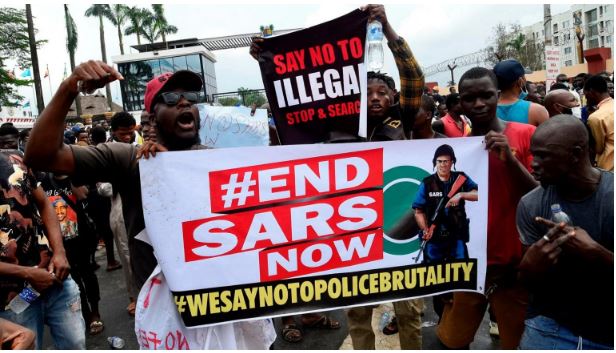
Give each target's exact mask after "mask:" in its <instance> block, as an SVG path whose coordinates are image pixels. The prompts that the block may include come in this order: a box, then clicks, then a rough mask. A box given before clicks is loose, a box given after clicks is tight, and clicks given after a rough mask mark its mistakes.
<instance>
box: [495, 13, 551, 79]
mask: <svg viewBox="0 0 616 353" xmlns="http://www.w3.org/2000/svg"><path fill="white" fill-rule="evenodd" d="M508 27H509V28H508ZM508 27H507V26H506V25H505V24H503V23H499V24H498V25H496V26H495V27H494V28H493V29H492V30H493V32H494V35H493V37H492V38H491V40H490V42H491V45H490V46H488V47H487V48H486V51H487V52H488V54H489V55H488V59H487V61H488V62H489V63H491V64H492V65H495V64H496V63H497V62H499V61H501V60H506V59H516V60H517V61H519V62H520V63H521V64H522V66H524V67H527V68H530V69H531V70H542V69H543V68H544V63H543V50H544V46H543V43H534V42H533V41H532V40H527V38H526V36H525V35H524V33H522V27H521V26H520V25H519V24H510V25H509V26H508Z"/></svg>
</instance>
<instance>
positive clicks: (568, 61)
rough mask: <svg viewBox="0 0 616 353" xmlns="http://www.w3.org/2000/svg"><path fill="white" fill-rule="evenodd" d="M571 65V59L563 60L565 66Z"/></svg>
mask: <svg viewBox="0 0 616 353" xmlns="http://www.w3.org/2000/svg"><path fill="white" fill-rule="evenodd" d="M571 65H573V62H572V61H571V60H567V61H565V66H571Z"/></svg>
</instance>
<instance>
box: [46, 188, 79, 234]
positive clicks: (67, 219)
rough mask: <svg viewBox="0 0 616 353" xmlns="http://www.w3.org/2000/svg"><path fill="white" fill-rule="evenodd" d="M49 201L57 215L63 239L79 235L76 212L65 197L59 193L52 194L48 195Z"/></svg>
mask: <svg viewBox="0 0 616 353" xmlns="http://www.w3.org/2000/svg"><path fill="white" fill-rule="evenodd" d="M71 201H72V200H71ZM49 202H50V203H51V206H52V207H53V209H54V211H55V213H56V217H58V222H59V223H60V231H61V233H62V237H63V238H64V240H69V239H73V238H75V237H76V236H77V235H79V233H78V231H79V230H78V228H77V213H75V210H73V208H72V207H71V206H70V205H69V203H68V202H67V201H66V199H65V198H64V197H62V196H60V195H52V196H49ZM73 202H75V201H73Z"/></svg>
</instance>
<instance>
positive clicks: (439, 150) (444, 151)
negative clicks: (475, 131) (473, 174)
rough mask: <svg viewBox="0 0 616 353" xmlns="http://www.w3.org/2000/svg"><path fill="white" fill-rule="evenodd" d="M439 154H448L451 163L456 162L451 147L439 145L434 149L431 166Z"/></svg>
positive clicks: (434, 163) (434, 164)
mask: <svg viewBox="0 0 616 353" xmlns="http://www.w3.org/2000/svg"><path fill="white" fill-rule="evenodd" d="M440 156H449V157H450V158H451V161H452V162H453V164H456V154H455V153H454V152H453V147H451V146H449V145H440V146H438V148H437V149H436V151H434V158H432V166H433V167H435V166H436V159H437V158H438V157H440Z"/></svg>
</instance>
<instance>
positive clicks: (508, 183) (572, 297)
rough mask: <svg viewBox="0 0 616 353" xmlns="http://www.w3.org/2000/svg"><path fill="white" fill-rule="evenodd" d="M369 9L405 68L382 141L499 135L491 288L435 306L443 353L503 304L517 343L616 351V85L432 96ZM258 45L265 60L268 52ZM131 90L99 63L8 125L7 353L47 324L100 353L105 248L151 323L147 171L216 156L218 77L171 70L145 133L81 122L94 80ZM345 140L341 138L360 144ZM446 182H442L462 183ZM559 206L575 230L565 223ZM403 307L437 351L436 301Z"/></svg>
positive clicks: (372, 114)
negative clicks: (27, 121) (207, 82)
mask: <svg viewBox="0 0 616 353" xmlns="http://www.w3.org/2000/svg"><path fill="white" fill-rule="evenodd" d="M366 11H369V12H370V19H378V20H379V21H380V22H381V23H382V25H383V32H384V35H385V37H386V39H387V42H388V46H389V49H390V50H391V52H392V54H393V56H394V58H395V60H396V64H397V68H398V71H399V74H400V87H399V89H398V88H397V87H396V85H395V82H394V80H393V78H392V77H390V76H388V75H386V74H383V73H378V72H369V73H368V90H367V93H366V94H367V105H368V136H369V138H368V140H369V141H388V140H406V139H427V138H456V137H457V138H463V137H467V136H483V137H484V140H485V148H486V149H487V150H489V173H488V178H489V181H488V182H489V193H488V215H487V218H488V227H487V273H486V283H485V286H484V288H486V290H485V293H483V294H480V293H472V292H455V293H453V294H445V295H439V296H435V297H434V298H433V302H434V308H435V311H436V312H437V314H438V316H439V323H438V326H437V329H436V333H437V337H438V339H439V341H440V342H441V343H442V344H443V346H444V348H445V347H446V348H450V349H465V348H469V347H470V344H471V343H472V342H473V340H474V337H475V335H476V333H477V329H478V328H479V326H480V324H481V322H482V319H483V317H484V315H485V312H486V310H487V308H488V306H489V308H490V314H491V315H490V316H491V320H492V321H494V323H493V325H494V328H495V330H494V331H492V330H491V333H494V334H497V335H499V336H500V344H501V347H502V348H503V349H515V348H518V347H519V348H522V349H575V348H582V349H613V343H614V342H613V340H614V335H613V333H614V328H613V321H614V317H613V303H614V295H613V294H614V293H613V286H614V283H613V275H614V266H613V246H614V236H613V229H614V211H613V168H614V163H613V158H614V157H613V152H614V112H613V76H610V75H609V74H608V73H600V74H597V75H587V74H580V75H578V76H576V77H574V78H569V77H567V76H566V75H559V76H558V78H557V82H556V83H555V84H554V85H552V86H551V87H545V84H543V83H540V82H528V81H527V80H526V79H525V72H524V68H523V67H522V65H521V64H520V63H519V62H517V61H515V60H512V59H509V60H503V61H501V62H499V63H498V64H496V65H495V66H494V67H492V68H484V67H475V68H472V69H470V70H468V71H466V72H465V73H464V74H463V75H462V77H461V78H460V81H459V84H458V90H459V92H456V90H455V89H454V88H453V87H452V88H451V89H450V92H449V94H447V95H441V94H440V93H439V91H438V89H434V90H431V89H428V88H426V87H424V86H425V82H424V76H423V73H422V71H421V68H420V67H419V65H418V63H417V61H416V59H415V57H414V55H413V53H412V51H411V49H410V47H411V46H412V42H413V41H412V39H411V40H410V41H409V42H407V40H405V39H404V38H402V37H400V36H399V35H398V34H397V33H396V32H395V30H394V29H393V28H392V26H391V25H390V24H389V22H388V21H387V16H386V13H385V9H384V7H383V6H377V5H369V6H368V7H366ZM259 43H260V40H259V39H256V40H254V41H253V45H252V46H251V49H250V53H251V55H252V56H253V57H255V58H258V57H259V55H260V48H259ZM117 79H122V76H121V75H120V74H119V73H118V72H117V71H116V70H115V69H113V68H112V67H111V66H109V65H107V64H105V63H102V62H98V61H88V62H86V63H83V64H81V65H79V66H77V67H76V68H75V70H74V71H73V73H72V74H71V75H70V76H69V77H68V78H67V79H66V80H65V81H64V82H63V83H62V84H61V86H60V87H59V89H58V90H57V92H56V94H55V95H54V97H53V99H52V100H51V102H50V103H49V104H48V106H47V107H46V109H45V110H44V111H43V112H42V114H41V116H40V117H39V119H38V122H37V125H36V126H35V127H34V128H33V129H32V130H31V131H29V130H25V131H22V132H19V131H17V129H16V128H15V127H13V126H11V125H6V124H5V125H3V126H1V127H0V148H2V152H1V153H0V187H1V188H2V191H3V198H2V203H1V204H0V236H1V237H2V238H1V239H0V240H1V242H2V252H1V253H0V274H1V276H0V301H1V303H0V304H1V305H0V337H1V338H2V347H3V348H5V347H7V348H31V347H35V348H37V349H40V348H42V341H43V325H45V324H46V325H48V326H49V328H50V332H51V336H52V338H53V340H54V345H55V347H56V348H58V349H85V335H86V333H88V334H90V335H96V334H100V333H101V332H102V331H103V330H104V321H103V320H104V318H101V315H100V313H99V308H98V303H99V301H100V293H99V283H98V279H97V276H96V270H97V268H98V265H97V264H96V262H95V261H94V253H95V251H96V250H97V247H98V248H101V247H103V246H104V248H105V250H106V253H107V267H106V270H107V271H114V270H118V269H123V270H124V277H125V281H126V287H127V293H126V294H127V301H128V307H127V315H134V314H135V300H136V298H137V296H138V294H139V291H140V289H141V287H142V286H143V284H144V282H145V281H146V280H147V279H148V277H149V276H150V274H151V273H152V271H153V270H154V268H155V267H156V265H157V260H156V258H155V257H154V253H153V249H152V247H151V246H150V245H148V244H146V243H145V242H143V241H140V240H138V239H136V236H137V235H138V234H140V233H141V232H142V231H143V230H144V228H145V223H144V217H143V210H142V198H141V187H140V179H139V167H138V166H139V165H138V160H139V159H140V158H141V157H146V158H147V157H149V156H150V155H152V156H155V154H156V152H164V151H183V150H193V149H203V148H205V147H204V146H202V145H201V144H200V141H199V135H198V129H199V113H198V111H197V108H196V106H195V103H197V101H198V96H197V95H196V94H195V91H199V90H200V89H201V86H202V84H203V83H202V79H201V77H200V76H199V75H197V74H195V73H192V72H189V71H180V72H176V73H174V74H172V73H165V74H162V75H159V76H157V77H155V78H153V79H152V80H151V81H150V82H149V83H148V84H147V87H146V91H145V98H144V105H145V110H144V111H143V113H142V116H141V119H140V122H139V125H138V124H137V121H136V120H135V119H134V118H133V116H132V115H131V114H128V113H126V112H120V113H117V114H115V115H114V116H113V117H112V118H111V121H110V124H108V123H107V121H103V122H102V123H95V124H94V126H91V127H87V128H86V127H85V126H83V125H81V124H77V125H75V126H73V127H70V128H67V127H66V125H65V122H64V119H65V116H66V113H67V112H68V109H69V107H70V105H71V103H72V102H73V100H74V99H75V97H76V96H77V95H78V94H79V90H78V83H79V82H82V83H84V84H86V85H90V87H91V88H98V87H102V86H103V85H104V84H106V83H108V82H111V81H114V80H117ZM273 135H275V131H274V134H273ZM343 139H344V141H332V142H351V141H360V140H361V139H359V138H357V139H349V138H348V137H347V136H345V137H344V138H343ZM272 144H276V143H272ZM443 146H447V145H443ZM437 151H440V152H438V153H436V154H435V155H434V161H435V162H434V163H435V166H436V161H438V163H439V166H441V164H442V165H446V166H449V167H448V169H447V168H446V169H447V170H450V169H451V165H452V164H455V161H456V160H455V154H454V153H453V150H452V149H451V148H447V147H443V148H439V149H438V150H437ZM24 153H25V155H24ZM445 175H446V176H445V177H444V178H445V180H444V179H442V178H441V182H443V183H449V182H451V180H449V179H448V178H450V177H449V175H450V173H448V174H445ZM469 190H472V191H474V192H475V194H464V195H462V194H461V195H459V197H457V198H454V199H455V200H457V202H460V200H463V199H464V198H465V197H466V198H467V199H468V200H476V185H474V186H471V187H470V188H469ZM469 195H470V196H469ZM456 196H458V195H456ZM461 204H462V205H463V202H461ZM554 204H558V205H559V206H560V208H561V209H562V211H564V212H565V213H566V214H567V215H568V216H569V218H570V220H569V222H568V223H565V222H560V223H559V222H554V221H551V220H550V219H551V217H552V208H551V207H552V206H553V205H554ZM448 206H449V205H448ZM457 206H458V205H457V204H456V203H455V202H453V203H452V204H451V207H457ZM413 207H414V209H410V210H409V214H408V215H405V216H403V218H402V219H403V222H401V224H399V225H398V226H397V227H402V228H404V229H406V230H408V229H411V228H413V227H414V228H415V229H417V230H421V231H423V234H424V238H426V239H428V240H429V239H430V238H431V237H433V236H435V235H433V234H432V231H431V230H430V226H431V224H429V222H428V221H427V220H426V218H425V216H424V217H422V216H421V215H422V214H423V212H424V209H423V208H422V207H423V206H421V205H420V204H419V203H418V204H417V205H416V204H415V203H414V205H413ZM462 207H463V206H462ZM114 244H115V246H116V248H117V256H118V257H119V261H118V260H117V259H116V254H114ZM448 256H450V258H456V256H458V255H457V253H456V252H455V251H453V252H452V253H451V254H450V255H448ZM27 289H28V290H31V291H34V292H35V293H38V295H40V296H39V298H38V299H37V300H35V301H33V302H32V303H31V304H30V305H29V306H28V307H27V308H25V310H23V311H20V312H17V310H14V309H12V306H11V305H12V304H11V303H12V302H13V300H14V298H15V297H16V296H18V295H19V293H21V292H22V291H24V290H27ZM393 306H394V310H395V313H396V317H395V319H394V320H392V321H391V322H389V324H388V325H387V326H386V327H385V329H384V332H385V333H389V334H391V333H395V332H399V338H400V346H401V347H402V348H403V349H421V347H422V335H421V316H422V311H423V310H424V302H423V299H411V300H404V301H399V302H394V303H393ZM373 309H374V306H365V307H354V308H351V309H348V310H347V315H348V322H349V332H350V335H351V339H352V343H353V347H354V348H355V349H375V335H374V331H373V327H372V314H373ZM301 323H302V325H298V324H296V322H295V320H294V319H293V317H286V318H284V320H283V326H284V327H283V329H282V331H281V332H280V334H281V335H282V338H283V339H285V340H288V341H290V342H297V341H300V340H301V339H302V328H308V327H318V328H325V329H339V328H340V323H339V322H337V321H335V320H333V319H331V318H330V317H329V316H327V315H324V314H311V315H303V316H302V318H301Z"/></svg>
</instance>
